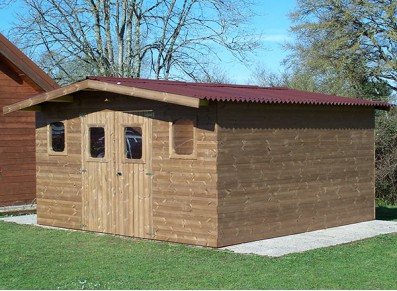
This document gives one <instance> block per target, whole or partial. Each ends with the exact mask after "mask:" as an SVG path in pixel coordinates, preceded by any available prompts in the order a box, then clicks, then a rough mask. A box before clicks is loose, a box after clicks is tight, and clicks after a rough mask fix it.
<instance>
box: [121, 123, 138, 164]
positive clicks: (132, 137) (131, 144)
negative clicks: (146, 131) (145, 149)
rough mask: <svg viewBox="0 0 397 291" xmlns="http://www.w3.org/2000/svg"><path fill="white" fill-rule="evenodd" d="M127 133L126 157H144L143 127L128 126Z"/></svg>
mask: <svg viewBox="0 0 397 291" xmlns="http://www.w3.org/2000/svg"><path fill="white" fill-rule="evenodd" d="M124 133H125V135H124V136H125V157H126V158H127V159H131V160H132V159H135V160H139V159H142V128H140V127H126V128H125V130H124Z"/></svg>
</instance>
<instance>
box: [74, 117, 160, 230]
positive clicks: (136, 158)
mask: <svg viewBox="0 0 397 291" xmlns="http://www.w3.org/2000/svg"><path fill="white" fill-rule="evenodd" d="M82 123H83V124H82V125H83V126H82V128H83V134H82V138H83V141H82V151H83V163H82V164H83V167H82V175H83V192H84V193H83V217H82V222H83V223H82V225H83V229H86V230H91V231H96V232H106V233H114V234H120V235H127V236H136V237H150V236H151V232H152V230H151V228H152V209H151V173H150V169H151V156H150V154H151V146H150V144H151V137H150V135H151V119H149V118H146V117H143V116H140V114H138V113H135V114H134V113H127V112H113V111H102V112H95V113H90V114H88V115H86V116H84V117H82Z"/></svg>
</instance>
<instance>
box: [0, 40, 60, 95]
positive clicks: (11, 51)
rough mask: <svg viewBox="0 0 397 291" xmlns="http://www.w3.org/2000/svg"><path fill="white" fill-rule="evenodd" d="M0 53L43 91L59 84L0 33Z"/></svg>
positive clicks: (57, 86)
mask: <svg viewBox="0 0 397 291" xmlns="http://www.w3.org/2000/svg"><path fill="white" fill-rule="evenodd" d="M0 55H3V56H4V57H5V58H6V59H7V60H8V61H9V62H10V63H11V64H13V65H14V66H15V67H16V68H18V69H19V70H21V71H22V72H23V73H24V74H26V76H27V77H28V78H29V79H30V80H32V81H33V82H34V83H35V84H36V85H37V86H39V87H40V88H42V89H43V90H44V91H50V90H53V89H56V88H59V87H60V86H59V85H58V84H57V83H56V82H55V81H54V80H53V79H52V78H51V77H50V76H48V75H47V74H46V73H44V71H43V70H42V69H40V68H39V67H38V66H37V65H36V64H35V63H34V62H33V61H32V60H31V59H29V58H28V57H27V56H26V55H25V54H24V53H22V52H21V51H20V50H19V49H18V48H17V47H16V46H15V45H14V44H13V43H11V42H10V41H9V40H8V39H7V38H6V37H5V36H4V35H2V34H1V33H0Z"/></svg>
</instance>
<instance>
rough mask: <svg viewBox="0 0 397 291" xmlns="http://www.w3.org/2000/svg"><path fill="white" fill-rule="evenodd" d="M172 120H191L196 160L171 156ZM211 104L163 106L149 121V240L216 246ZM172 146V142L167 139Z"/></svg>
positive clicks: (213, 135)
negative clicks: (150, 215)
mask: <svg viewBox="0 0 397 291" xmlns="http://www.w3.org/2000/svg"><path fill="white" fill-rule="evenodd" d="M177 119H190V120H196V125H197V127H196V131H195V136H196V145H195V146H196V149H194V152H195V153H196V156H195V157H192V158H189V157H186V158H185V157H180V158H178V157H176V156H175V157H174V156H173V158H170V141H169V135H170V131H171V130H172V126H171V124H172V122H174V121H175V120H177ZM215 120H216V106H215V104H210V106H208V107H204V108H200V109H192V108H187V107H182V106H170V105H168V106H164V109H159V110H157V111H156V112H155V117H154V119H153V160H152V162H153V173H154V176H153V230H154V233H155V236H154V238H155V239H159V240H166V241H175V242H181V243H188V244H197V245H205V246H213V247H215V246H216V244H217V189H216V187H217V171H216V157H217V138H216V131H215ZM171 142H172V141H171Z"/></svg>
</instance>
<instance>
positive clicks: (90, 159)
mask: <svg viewBox="0 0 397 291" xmlns="http://www.w3.org/2000/svg"><path fill="white" fill-rule="evenodd" d="M94 127H101V128H103V130H104V137H105V157H103V158H94V157H91V137H90V128H94ZM107 129H108V127H107V126H106V124H103V123H90V124H87V127H86V129H85V130H86V132H87V133H86V134H85V139H86V140H85V143H86V145H85V155H86V161H87V162H96V163H107V162H109V154H110V152H109V130H107Z"/></svg>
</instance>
